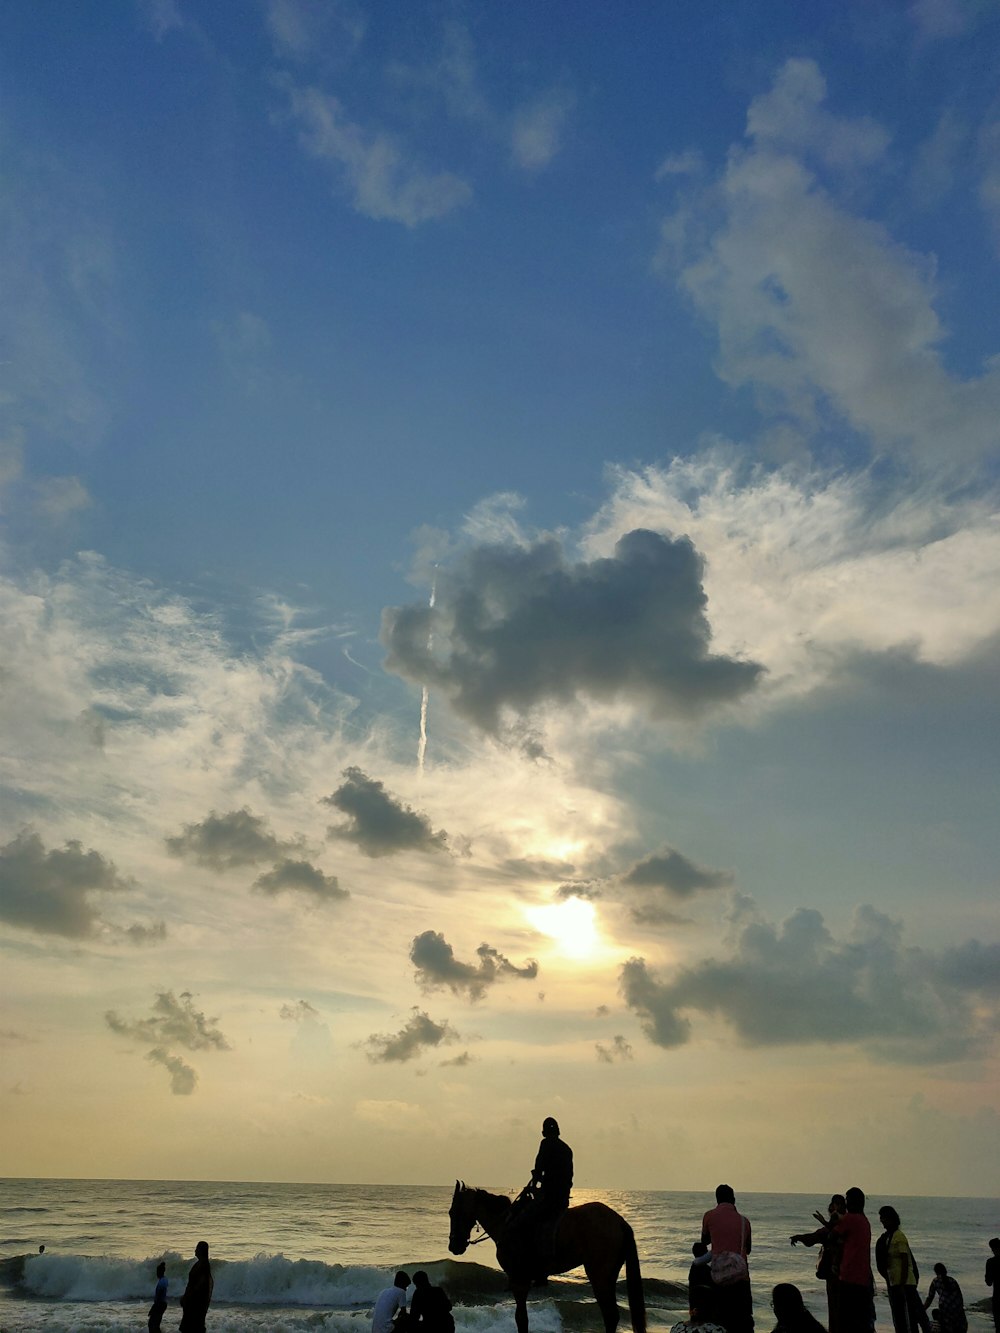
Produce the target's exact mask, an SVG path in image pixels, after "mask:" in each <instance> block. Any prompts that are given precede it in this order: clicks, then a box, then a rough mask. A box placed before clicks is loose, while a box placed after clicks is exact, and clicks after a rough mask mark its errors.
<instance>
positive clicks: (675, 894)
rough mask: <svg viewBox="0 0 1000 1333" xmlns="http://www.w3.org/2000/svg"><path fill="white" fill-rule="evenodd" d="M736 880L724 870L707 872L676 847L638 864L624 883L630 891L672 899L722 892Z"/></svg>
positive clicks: (625, 873) (653, 855)
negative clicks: (654, 891)
mask: <svg viewBox="0 0 1000 1333" xmlns="http://www.w3.org/2000/svg"><path fill="white" fill-rule="evenodd" d="M732 880H733V877H732V875H731V874H729V873H728V872H727V871H724V870H706V869H705V868H704V867H703V866H699V865H696V864H695V862H694V861H690V860H688V858H687V857H686V856H683V855H682V854H681V853H680V852H678V851H675V850H674V849H673V848H672V847H665V848H664V849H663V850H662V851H660V852H654V853H653V854H652V855H650V856H646V857H644V858H643V859H642V860H641V861H636V862H635V864H634V865H633V866H631V867H630V868H629V869H628V870H626V871H625V872H624V873H623V874H622V876H621V879H620V883H621V885H622V887H623V888H626V889H660V890H661V891H662V892H663V893H666V894H668V895H669V896H670V897H672V898H689V897H690V896H691V895H692V894H694V893H698V892H699V891H700V890H702V889H721V888H725V887H727V886H728V885H730V884H731V883H732Z"/></svg>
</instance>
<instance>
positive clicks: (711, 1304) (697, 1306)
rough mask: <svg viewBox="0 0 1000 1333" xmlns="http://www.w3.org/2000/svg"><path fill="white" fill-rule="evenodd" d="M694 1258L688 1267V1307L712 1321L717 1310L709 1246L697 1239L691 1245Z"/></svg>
mask: <svg viewBox="0 0 1000 1333" xmlns="http://www.w3.org/2000/svg"><path fill="white" fill-rule="evenodd" d="M691 1253H692V1254H693V1255H694V1259H693V1261H692V1263H691V1267H690V1268H689V1269H688V1309H689V1310H698V1311H699V1312H700V1314H701V1316H702V1318H703V1319H706V1320H708V1321H711V1320H712V1318H713V1315H714V1312H715V1288H714V1287H713V1285H712V1269H711V1265H710V1262H709V1261H710V1260H711V1258H712V1256H711V1255H710V1254H709V1252H708V1246H707V1245H706V1244H705V1243H704V1241H700V1240H696V1241H695V1243H694V1244H693V1245H692V1246H691Z"/></svg>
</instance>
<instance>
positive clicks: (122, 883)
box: [0, 829, 132, 939]
mask: <svg viewBox="0 0 1000 1333" xmlns="http://www.w3.org/2000/svg"><path fill="white" fill-rule="evenodd" d="M130 887H132V883H131V881H130V880H127V879H123V878H122V876H121V875H119V873H118V871H117V869H116V868H115V865H114V863H113V862H112V861H108V860H106V859H105V858H104V857H103V856H102V855H101V854H100V852H95V851H94V850H93V849H91V850H90V851H86V852H85V851H84V850H83V844H82V843H80V842H77V841H76V840H72V841H70V842H67V843H66V845H65V846H64V847H62V848H56V847H54V848H52V849H51V850H50V851H46V849H45V845H44V843H43V842H42V840H41V838H40V837H39V836H38V834H37V833H35V832H34V831H33V830H32V829H22V831H21V832H20V833H19V834H18V835H17V837H16V838H14V839H13V840H12V841H11V842H8V843H7V844H6V846H4V847H0V920H3V921H6V922H7V923H8V924H9V925H12V926H20V927H23V928H25V929H27V930H34V931H38V932H39V933H40V934H49V935H64V936H66V937H67V938H69V939H86V938H87V936H90V935H93V934H94V931H95V929H96V927H97V925H98V923H99V921H100V918H99V916H98V912H97V908H96V907H95V905H94V903H93V902H92V901H91V895H92V894H101V893H120V892H122V891H124V890H126V889H129V888H130Z"/></svg>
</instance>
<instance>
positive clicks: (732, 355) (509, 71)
mask: <svg viewBox="0 0 1000 1333" xmlns="http://www.w3.org/2000/svg"><path fill="white" fill-rule="evenodd" d="M3 27H4V41H3V43H2V47H0V163H2V182H3V189H2V192H0V225H2V228H3V233H4V243H3V246H2V248H0V285H2V290H3V292H4V299H3V302H2V304H0V407H2V415H3V424H2V426H0V511H2V533H0V599H2V612H0V614H2V624H3V633H2V635H0V728H2V745H0V786H2V799H0V929H2V940H0V951H2V955H0V976H2V980H0V987H2V995H3V1015H2V1019H0V1105H2V1108H3V1122H4V1125H5V1132H4V1134H3V1136H2V1142H0V1174H6V1175H20V1176H30V1175H38V1176H80V1177H90V1176H95V1177H111V1178H139V1179H142V1178H152V1177H165V1178H177V1179H221V1180H226V1179H248V1180H289V1181H322V1182H339V1181H343V1182H368V1181H370V1182H386V1183H393V1182H399V1183H430V1184H433V1183H440V1184H446V1185H447V1184H451V1182H452V1181H453V1180H454V1179H456V1178H462V1179H464V1180H467V1181H469V1182H470V1183H472V1182H476V1183H480V1184H487V1185H492V1186H499V1187H503V1188H508V1189H517V1188H519V1187H520V1186H521V1185H522V1184H524V1182H525V1181H526V1179H527V1177H528V1173H529V1169H530V1165H531V1162H532V1160H533V1157H534V1153H535V1150H536V1146H537V1142H538V1137H539V1131H540V1126H541V1121H542V1119H543V1117H544V1116H547V1115H554V1116H556V1117H557V1119H558V1120H559V1121H560V1124H561V1126H562V1131H563V1135H564V1137H565V1138H566V1140H567V1141H568V1142H569V1143H570V1144H571V1146H572V1147H573V1149H574V1153H575V1161H576V1182H577V1185H578V1186H579V1187H594V1188H598V1187H600V1188H609V1189H614V1188H655V1189H705V1190H706V1192H707V1191H710V1190H711V1189H712V1188H714V1186H715V1184H716V1183H718V1181H719V1180H728V1181H730V1182H731V1183H732V1184H733V1186H734V1187H735V1189H736V1190H737V1193H739V1191H740V1190H741V1189H743V1190H803V1191H816V1192H818V1193H819V1194H821V1195H828V1194H829V1193H830V1192H831V1191H833V1190H836V1191H843V1189H845V1188H846V1187H847V1186H849V1185H854V1184H857V1185H860V1186H861V1187H862V1188H864V1189H866V1190H871V1191H882V1192H885V1191H892V1192H895V1193H901V1194H945V1195H963V1194H966V1195H987V1196H990V1195H997V1194H1000V1188H998V1180H997V1174H996V1172H997V1167H996V1163H997V1161H998V1160H1000V1151H998V1149H1000V1133H998V1128H1000V1078H998V1074H1000V1058H998V1031H1000V894H998V892H997V889H998V882H997V881H998V870H997V867H998V865H1000V821H998V819H997V759H996V757H997V752H998V741H1000V726H998V703H1000V674H998V672H997V650H998V646H1000V506H998V499H1000V472H998V466H997V465H998V460H1000V313H998V312H1000V282H998V277H1000V89H998V85H997V81H996V70H997V68H998V65H1000V5H998V4H997V3H996V0H883V2H882V3H879V4H872V3H868V2H867V0H864V2H863V0H843V3H841V4H837V5H803V4H801V3H798V0H787V2H785V0H768V2H767V3H764V2H763V0H744V3H741V4H740V5H732V4H727V3H721V2H720V0H698V2H697V3H694V2H693V0H675V2H674V3H671V4H651V3H645V4H640V3H632V0H622V3H620V4H617V5H614V6H608V5H605V4H597V3H593V2H592V0H582V2H581V0H573V3H568V0H551V3H547V4H544V5H538V4H530V3H525V2H524V0H510V3H506V4H503V5H495V4H486V3H481V2H479V0H441V2H440V3H437V0H433V2H432V0H414V2H413V3H411V4H407V5H405V6H400V5H398V4H386V3H380V2H379V0H371V3H362V2H361V0H241V2H240V3H235V2H234V0H217V3H213V4H211V5H204V4H197V3H195V0H141V2H131V0H112V3H108V4H100V5H98V4H78V5H59V6H39V5H37V4H35V3H32V2H31V0H12V2H11V3H10V4H8V5H6V6H5V9H4V19H3Z"/></svg>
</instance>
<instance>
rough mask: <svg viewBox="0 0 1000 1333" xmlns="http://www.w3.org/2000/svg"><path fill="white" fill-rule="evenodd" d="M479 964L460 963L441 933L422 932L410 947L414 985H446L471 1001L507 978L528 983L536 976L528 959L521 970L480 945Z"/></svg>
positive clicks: (426, 988)
mask: <svg viewBox="0 0 1000 1333" xmlns="http://www.w3.org/2000/svg"><path fill="white" fill-rule="evenodd" d="M476 957H477V958H478V959H479V962H478V963H476V964H473V963H462V962H460V961H459V960H458V959H457V958H456V957H455V951H454V949H453V948H452V947H451V945H450V944H449V943H448V941H447V940H446V939H445V937H444V936H443V935H442V934H439V932H438V931H436V930H425V931H424V932H423V934H422V935H418V936H417V937H416V938H415V939H414V941H413V944H412V945H411V947H410V961H411V962H412V963H413V965H414V967H415V968H416V980H417V984H418V985H419V986H421V987H422V988H423V989H424V990H433V989H435V988H436V987H440V986H447V987H448V989H449V990H450V991H451V992H452V994H454V995H467V996H468V997H469V999H470V1000H481V999H482V998H483V996H484V995H485V994H486V992H487V990H488V989H489V987H490V986H493V985H495V983H496V982H498V981H502V980H503V979H504V978H507V977H520V978H522V979H523V980H526V981H530V980H533V979H534V978H535V977H537V976H538V964H537V963H536V962H535V960H534V959H533V958H530V959H529V960H528V961H527V962H526V963H525V965H524V966H523V967H516V966H515V965H514V964H513V963H512V962H510V961H509V960H508V959H507V958H505V957H504V956H503V954H502V953H499V952H498V951H497V950H496V949H494V948H491V946H490V945H488V944H481V945H480V946H479V948H478V949H477V950H476Z"/></svg>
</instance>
